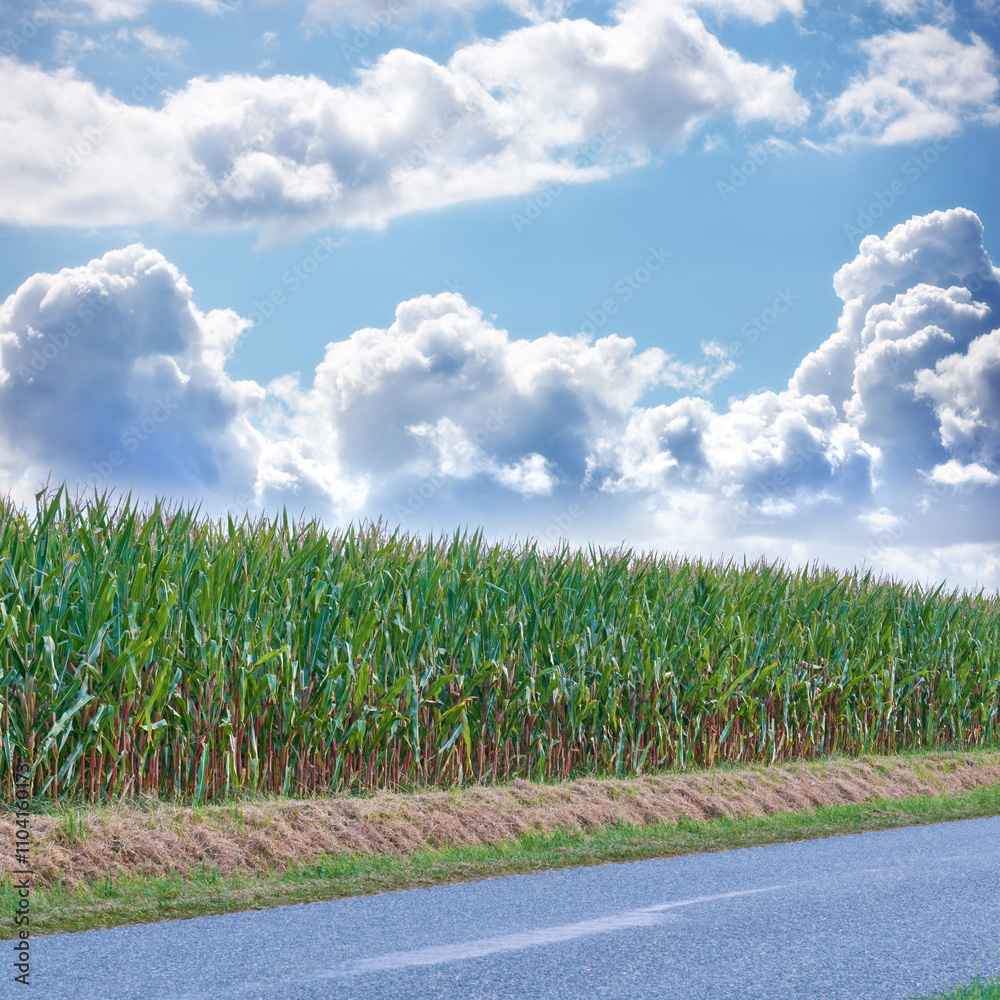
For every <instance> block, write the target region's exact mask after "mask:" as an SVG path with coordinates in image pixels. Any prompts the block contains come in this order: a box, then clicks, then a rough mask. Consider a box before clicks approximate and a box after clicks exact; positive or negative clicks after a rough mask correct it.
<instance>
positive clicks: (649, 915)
mask: <svg viewBox="0 0 1000 1000" xmlns="http://www.w3.org/2000/svg"><path fill="white" fill-rule="evenodd" d="M784 888H786V886H784V885H770V886H767V887H766V888H764V889H741V890H739V891H737V892H723V893H719V894H718V895H714V896H695V897H694V898H692V899H680V900H676V901H675V902H672V903H659V904H657V905H656V906H647V907H644V908H643V909H641V910H629V911H628V912H626V913H617V914H614V915H612V916H610V917H598V918H597V919H596V920H581V921H580V922H579V923H575V924H560V925H558V926H556V927H539V928H537V929H535V930H531V931H522V932H520V933H518V934H503V935H501V936H499V937H491V938H480V939H479V940H476V941H462V942H460V943H458V944H446V945H436V946H434V947H430V948H417V949H416V950H414V951H393V952H389V953H388V954H385V955H377V956H375V957H374V958H362V959H357V960H355V961H353V962H345V963H344V964H343V965H342V966H340V968H339V969H336V970H334V971H331V972H329V973H327V974H326V975H328V976H358V975H363V974H364V973H366V972H388V971H391V970H393V969H406V968H412V967H414V966H420V965H442V964H444V963H446V962H459V961H463V960H464V959H468V958H482V957H483V956H484V955H495V954H497V953H498V952H504V951H519V950H521V949H522V948H537V947H539V946H540V945H547V944H558V943H559V942H562V941H574V940H576V939H578V938H583V937H590V936H592V935H594V934H608V933H611V932H612V931H618V930H624V929H626V928H628V927H649V926H652V925H653V924H659V923H662V922H663V918H662V916H661V915H662V914H663V913H665V912H666V911H667V910H676V909H679V908H680V907H683V906H697V905H698V904H699V903H714V902H718V901H719V900H723V899H735V898H737V897H739V896H753V895H755V894H757V893H761V892H776V891H777V890H778V889H784Z"/></svg>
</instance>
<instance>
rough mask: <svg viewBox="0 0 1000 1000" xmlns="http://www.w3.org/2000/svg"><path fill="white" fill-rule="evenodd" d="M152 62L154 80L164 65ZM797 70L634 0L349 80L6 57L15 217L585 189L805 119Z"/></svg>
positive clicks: (6, 205) (282, 221)
mask: <svg viewBox="0 0 1000 1000" xmlns="http://www.w3.org/2000/svg"><path fill="white" fill-rule="evenodd" d="M148 75H149V74H147V76H148ZM794 75H795V74H794V72H793V71H792V70H791V69H789V68H788V67H779V68H772V67H770V66H768V65H765V64H763V63H756V62H751V61H747V60H745V59H743V58H742V57H741V56H740V55H739V54H738V53H736V52H734V51H733V50H731V49H727V48H725V47H724V46H723V45H722V44H721V43H720V42H719V40H718V39H717V38H716V37H715V36H714V35H712V34H711V33H709V32H708V30H707V29H706V28H705V26H704V25H703V23H702V22H701V20H700V19H699V18H698V17H697V16H696V15H695V14H694V13H692V12H690V11H689V10H687V9H685V8H684V7H682V6H681V5H679V4H675V3H666V4H663V3H660V2H659V0H633V2H632V3H630V4H627V5H624V6H622V7H621V8H620V9H619V10H618V11H617V13H616V14H615V17H614V20H613V23H612V24H610V25H606V26H605V25H598V24H595V23H593V22H592V21H589V20H586V19H577V20H569V19H563V20H560V21H543V22H541V23H537V24H532V25H529V26H527V27H524V28H522V29H519V30H515V31H511V32H508V33H507V34H505V35H503V36H502V37H501V38H499V39H497V40H487V41H480V42H476V43H474V44H471V45H466V46H463V47H461V48H459V49H458V50H457V51H456V52H455V53H454V55H453V56H452V57H451V59H450V60H449V61H448V62H447V63H446V64H443V65H442V64H439V63H436V62H434V61H433V60H432V59H429V58H428V57H426V56H423V55H419V54H418V53H415V52H411V51H408V50H406V49H401V48H400V49H393V50H392V51H390V52H387V53H385V54H384V55H382V56H380V57H379V58H378V59H377V60H376V61H375V62H374V63H372V64H371V65H369V66H365V67H364V68H362V69H361V70H359V72H358V79H357V82H356V83H354V84H353V85H344V86H333V85H331V84H329V83H327V82H325V81H324V80H322V79H319V78H318V77H314V76H310V77H299V76H282V75H278V76H272V77H270V78H267V79H263V78H261V77H257V76H251V75H229V76H223V77H220V78H217V79H211V80H210V79H204V78H195V79H192V80H191V81H189V82H188V83H187V85H186V86H185V87H183V88H182V89H180V90H178V91H175V92H171V93H169V94H167V95H166V98H165V100H164V102H163V105H162V107H160V108H155V107H153V106H150V105H153V104H156V103H158V102H159V95H160V91H161V89H162V87H163V82H162V80H160V81H158V80H156V79H148V80H147V79H145V78H144V79H143V80H142V81H137V85H136V89H137V91H138V92H139V97H140V98H141V99H140V100H139V103H125V102H123V101H121V100H118V99H117V98H115V97H113V96H111V95H109V94H107V93H103V92H101V91H100V90H99V89H98V88H97V87H96V86H94V85H93V84H92V83H90V82H88V81H86V80H83V79H80V78H79V77H78V76H76V75H75V73H74V72H73V71H71V70H61V71H56V72H47V71H44V70H42V69H40V68H37V67H32V66H29V65H26V64H22V63H20V62H17V61H15V60H13V59H10V58H8V59H3V60H0V79H2V81H3V89H4V93H5V100H4V102H3V106H2V108H0V151H2V152H0V173H2V174H3V177H4V185H3V189H2V192H0V218H4V219H6V220H8V221H10V222H13V223H17V224H23V225H44V224H50V223H53V222H58V223H59V224H64V225H66V224H69V225H82V226H89V225H114V224H120V223H121V224H135V223H139V222H148V221H160V222H164V223H166V224H169V225H173V226H181V227H187V226H190V227H198V226H205V227H212V226H214V227H227V226H250V227H259V228H262V229H265V230H269V231H270V232H271V233H273V234H277V235H282V234H285V233H288V232H300V231H302V230H304V229H307V228H316V227H322V226H325V225H329V224H338V225H343V226H357V225H364V226H380V225H382V224H384V223H385V222H386V221H387V220H389V219H391V218H393V217H395V216H398V215H400V214H402V213H406V212H410V211H414V210H417V209H420V210H426V209H427V208H434V207H439V206H443V205H449V204H455V203H458V202H462V201H467V200H471V199H477V198H483V197H497V196H503V195H510V194H518V193H521V192H524V191H527V190H532V189H535V188H537V187H538V186H540V185H541V184H543V183H545V182H546V181H549V182H553V181H558V182H561V183H582V182H586V181H590V180H595V179H599V178H603V177H607V176H609V175H610V174H611V173H613V172H615V171H616V170H620V169H623V168H625V167H628V166H634V165H635V164H638V163H643V162H646V161H647V160H648V158H649V157H650V155H651V153H652V152H653V151H655V150H672V149H678V148H680V147H682V146H683V145H684V143H685V142H686V141H687V139H688V138H689V137H690V136H691V135H692V134H693V133H694V132H695V131H696V130H697V129H698V128H699V126H700V125H701V124H702V123H703V122H705V121H706V120H710V119H715V118H718V117H720V116H723V115H731V116H732V117H733V118H734V120H735V121H736V122H737V123H739V124H741V125H742V124H746V123H750V122H764V123H766V124H767V126H768V127H770V128H777V127H792V126H795V125H798V124H801V123H802V122H803V121H804V120H805V118H806V117H807V116H808V113H809V110H808V105H807V102H806V101H805V100H804V99H803V98H802V97H801V96H800V95H799V94H798V93H797V92H796V90H795V85H794Z"/></svg>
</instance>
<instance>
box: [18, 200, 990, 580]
mask: <svg viewBox="0 0 1000 1000" xmlns="http://www.w3.org/2000/svg"><path fill="white" fill-rule="evenodd" d="M998 279H1000V271H998V270H997V269H995V268H994V267H993V265H992V262H991V261H990V259H989V257H988V255H987V254H986V252H985V250H984V249H983V230H982V225H981V223H980V221H979V219H978V218H977V217H976V215H975V214H974V213H972V212H971V211H968V210H967V209H961V208H959V209H952V210H950V211H946V212H934V213H931V214H929V215H926V216H920V217H916V218H913V219H911V220H910V221H909V222H906V223H904V224H902V225H899V226H896V227H895V228H894V229H893V230H891V231H890V232H889V233H887V234H886V235H885V236H883V237H875V236H870V237H867V238H866V239H865V240H864V241H863V242H862V244H861V247H860V250H859V252H858V254H857V256H856V257H855V258H854V259H853V260H852V261H850V262H849V263H847V264H845V265H844V267H842V268H841V269H840V270H839V271H838V272H837V274H836V276H835V280H834V286H835V288H836V290H837V293H838V295H840V297H841V299H842V300H843V312H842V315H841V319H840V322H839V324H838V328H837V330H836V331H835V332H834V333H833V334H832V335H831V336H829V337H828V338H827V340H826V341H824V342H823V343H821V344H820V346H819V347H818V348H817V349H816V350H815V351H813V352H811V353H810V354H808V355H807V356H806V357H805V358H804V359H803V360H802V363H801V364H800V366H799V367H798V369H797V370H796V372H795V374H794V375H793V377H792V378H791V379H790V380H789V383H788V385H787V387H786V388H784V389H781V390H780V391H764V392H757V393H752V394H750V395H749V396H747V397H745V398H734V399H731V400H730V401H729V403H728V404H727V405H726V406H723V407H719V406H715V405H713V404H712V403H711V402H710V401H709V400H707V399H705V398H703V397H702V396H699V395H695V394H694V393H698V392H701V391H704V390H705V388H706V385H707V384H708V383H709V382H711V381H712V377H711V375H710V372H709V371H708V370H707V369H709V368H710V367H711V366H712V365H715V366H716V370H717V371H721V370H724V369H725V367H726V365H727V364H728V361H727V357H726V356H725V354H724V353H722V352H719V351H718V350H717V349H716V348H714V347H713V346H712V345H706V347H705V351H706V356H707V360H706V362H705V363H703V364H693V363H690V362H682V361H681V360H679V359H676V358H672V357H670V356H668V355H667V354H665V353H664V352H663V351H662V350H660V349H657V348H651V349H647V350H638V349H637V347H636V345H635V343H634V341H632V340H631V339H629V338H627V337H623V336H619V335H614V334H612V335H608V336H603V337H600V338H597V339H595V338H593V337H587V336H583V335H577V336H572V337H566V336H558V335H555V334H551V333H550V334H547V335H543V336H536V337H534V338H515V337H512V336H511V335H510V334H509V333H508V332H507V331H505V330H503V329H501V328H499V327H498V326H496V325H495V324H494V323H493V322H491V321H490V320H489V319H488V318H487V317H485V316H484V315H483V313H482V312H481V311H480V310H478V309H477V308H475V307H474V306H473V305H471V304H469V303H467V302H466V301H465V300H464V299H463V298H462V296H460V295H458V294H454V293H444V294H439V295H425V296H420V297H417V298H414V299H411V300H408V301H406V302H402V303H400V305H399V306H398V307H397V309H396V315H395V318H394V320H393V322H392V323H391V324H389V325H388V326H385V327H372V328H367V329H363V330H358V331H357V332H356V333H354V334H352V335H351V336H350V337H348V338H346V339H345V340H339V341H333V342H331V343H330V344H329V345H328V346H327V349H326V353H325V356H324V358H323V359H322V360H321V361H320V363H319V364H318V365H317V367H316V370H315V372H314V373H313V374H312V376H311V378H309V379H307V380H303V379H301V378H300V377H298V376H295V375H287V376H283V377H281V378H279V379H276V380H275V381H274V382H272V383H271V384H270V385H268V386H266V387H264V386H260V385H257V384H256V383H254V382H238V381H235V380H233V379H231V378H230V376H229V375H228V374H227V372H226V359H227V358H228V356H229V355H230V353H231V351H232V350H233V348H234V346H235V344H236V342H237V340H238V338H239V336H240V333H241V331H243V330H244V329H245V327H246V326H247V322H246V320H243V319H241V318H240V317H239V316H237V315H236V314H235V313H232V312H231V311H228V310H217V311H213V312H209V313H202V312H200V311H199V310H198V309H197V307H196V306H195V304H194V303H193V301H192V293H191V289H190V288H189V286H188V284H187V282H186V281H185V279H184V278H183V277H182V276H181V275H180V274H179V273H178V272H177V270H176V269H175V268H174V267H173V266H172V265H171V264H169V263H168V262H167V261H166V260H164V258H163V257H162V256H161V255H160V254H158V253H157V252H156V251H153V250H147V249H145V248H143V247H141V246H131V247H127V248H126V249H124V250H116V251H112V252H110V253H108V254H106V255H105V256H104V257H103V258H100V259H98V260H94V261H91V262H90V263H89V264H87V265H85V266H83V267H76V268H67V269H65V270H63V271H61V272H59V273H58V274H38V275H35V276H34V277H33V278H31V279H29V280H28V281H27V282H25V283H24V284H23V285H22V286H21V287H20V288H19V289H18V290H17V291H16V292H15V293H14V294H12V295H11V296H10V297H9V298H8V299H7V301H6V302H5V303H4V304H3V306H2V308H0V429H2V433H0V469H2V471H3V474H4V478H5V481H6V482H8V483H13V484H14V485H15V487H16V488H18V489H20V490H21V492H22V494H23V495H25V496H26V495H28V494H29V493H30V491H31V490H32V489H34V488H36V487H37V486H38V484H39V483H40V482H41V481H44V479H45V478H46V477H47V476H48V475H49V474H50V473H51V474H52V476H53V477H54V479H56V480H62V479H67V480H69V481H70V482H76V483H81V484H86V483H87V482H88V480H90V481H94V480H95V477H96V482H97V485H100V484H102V483H106V484H108V485H115V486H119V487H122V488H126V487H129V488H131V487H136V488H138V489H140V490H141V491H145V492H146V493H149V492H151V491H158V492H160V493H165V494H172V495H178V494H182V495H185V496H188V497H205V498H208V499H209V500H210V501H211V502H212V503H214V504H215V505H216V506H218V505H223V506H224V505H226V504H227V503H228V504H234V505H237V506H239V505H246V504H248V503H249V504H251V505H257V506H258V507H259V506H260V505H265V506H271V507H273V506H274V505H277V504H282V503H285V504H288V505H289V506H290V507H292V508H294V509H303V508H304V509H306V510H309V511H312V512H314V513H319V514H321V515H323V516H326V517H329V518H349V517H355V516H361V515H370V516H379V515H385V516H387V517H389V518H390V519H392V520H402V521H403V522H404V523H406V524H407V525H409V526H414V527H416V526H419V525H424V526H429V525H434V526H436V527H442V526H443V525H445V524H451V523H457V522H462V523H470V522H471V523H479V522H483V523H485V524H486V525H487V527H490V526H491V525H492V526H495V527H496V529H497V530H498V531H502V532H504V533H507V532H510V531H519V532H520V533H521V534H533V533H538V534H541V533H546V535H548V534H551V532H552V531H555V532H556V533H557V534H562V533H569V534H571V535H572V534H573V533H574V532H576V534H577V535H578V536H579V538H578V540H579V541H585V540H587V539H588V538H596V539H598V540H601V539H603V540H605V541H616V540H621V539H622V538H627V539H628V540H629V542H630V543H633V544H637V545H642V544H658V545H661V546H667V547H669V548H672V549H678V548H679V549H683V550H686V551H690V552H693V553H694V552H697V553H702V554H704V553H708V552H712V553H719V552H720V551H723V552H728V553H730V554H732V553H734V552H747V553H750V554H754V555H756V554H759V553H760V552H762V551H763V552H765V553H767V554H768V555H770V556H773V557H784V558H788V559H792V560H795V561H799V562H801V561H808V560H811V559H814V558H825V559H829V560H831V561H833V562H839V563H842V564H845V565H849V564H851V563H856V562H859V561H861V560H863V559H868V560H869V561H870V562H872V563H874V564H875V565H876V566H877V567H879V568H881V569H886V570H889V571H892V572H899V573H905V574H906V575H908V576H920V577H921V578H925V579H930V578H935V577H938V578H939V577H941V576H950V577H951V578H953V579H957V580H961V581H963V582H976V581H979V582H983V583H988V582H990V581H993V580H996V581H997V582H998V583H1000V577H998V576H997V574H996V573H995V572H994V570H995V569H996V567H998V566H1000V524H998V522H997V519H996V503H997V489H998V488H1000V320H998V316H1000V280H998ZM664 387H673V388H674V389H675V390H676V391H677V393H678V396H677V398H676V399H675V400H674V401H673V402H670V403H662V404H658V405H651V404H650V403H649V402H648V396H649V393H650V392H651V391H652V390H653V389H656V388H659V390H660V391H663V389H664ZM115 456H117V457H115ZM977 552H978V554H979V555H978V559H979V562H978V563H977V562H976V558H977V557H976V553H977ZM977 567H978V568H977ZM990 567H993V568H992V569H991V568H990ZM991 574H992V575H991Z"/></svg>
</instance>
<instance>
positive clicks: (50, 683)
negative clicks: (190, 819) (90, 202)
mask: <svg viewBox="0 0 1000 1000" xmlns="http://www.w3.org/2000/svg"><path fill="white" fill-rule="evenodd" d="M0 617H2V623H0V689H2V699H0V700H2V709H0V710H2V720H0V721H2V736H0V738H2V754H0V769H2V774H0V779H2V782H5V783H6V785H7V787H8V790H9V789H10V787H11V786H12V782H13V770H14V758H15V755H20V756H22V758H23V759H25V760H27V761H28V762H29V763H30V764H31V765H32V766H33V769H34V770H33V774H34V777H33V781H34V791H35V792H36V793H37V794H41V795H44V796H48V797H54V796H57V795H63V794H67V795H76V796H79V797H82V798H87V799H96V798H105V797H108V796H114V795H122V794H126V795H127V794H136V793H142V792H155V793H158V794H159V795H161V796H163V797H174V796H183V797H187V796H193V797H195V798H198V799H205V798H211V797H214V796H217V795H219V794H224V793H227V792H233V791H235V790H238V789H247V790H254V791H272V792H273V791H281V792H285V793H295V792H299V791H304V790H308V789H317V788H371V787H381V786H396V785H399V784H405V783H409V782H415V783H424V782H428V783H447V782H453V781H463V780H485V781H494V780H501V779H507V778H510V777H514V776H523V777H528V776H530V777H539V776H557V775H565V774H567V773H569V772H571V771H576V770H580V769H594V770H606V771H612V772H619V773H625V772H628V773H633V772H637V771H643V770H648V769H651V768H655V767H661V766H663V765H680V766H686V765H690V764H693V763H712V762H715V761H722V760H726V761H769V760H773V759H776V758H788V757H792V756H810V755H815V754H819V753H826V752H830V751H833V750H840V751H848V752H854V751H886V750H893V749H895V748H902V747H916V746H920V745H925V744H928V743H932V742H939V741H956V740H961V741H967V742H969V743H977V742H993V741H995V740H996V739H997V734H998V717H997V707H998V689H1000V604H998V599H997V596H996V595H993V596H984V595H982V594H980V595H971V594H967V593H961V594H955V593H946V592H944V591H943V590H942V589H940V588H939V589H937V590H934V591H926V590H922V589H920V588H918V587H910V586H903V585H901V584H897V583H889V582H880V581H879V580H877V579H874V578H873V577H872V576H871V575H870V574H868V575H861V574H858V573H855V574H839V573H836V572H833V571H830V570H816V569H813V570H803V571H800V572H789V571H787V570H786V569H784V568H782V567H781V566H778V565H771V564H767V563H764V562H760V563H757V564H755V565H735V564H729V565H719V564H713V563H705V562H692V561H682V560H678V559H671V558H666V557H661V556H652V555H633V554H629V553H626V552H607V551H601V552H597V551H594V550H591V551H589V552H585V553H581V552H573V551H569V550H567V549H564V550H562V551H559V552H556V553H546V552H544V551H539V550H538V549H537V548H535V547H534V546H533V545H525V546H522V547H520V548H512V547H510V546H502V545H488V544H486V543H485V542H484V541H483V539H482V537H481V536H480V535H478V534H473V535H471V536H467V535H456V536H455V537H454V538H452V539H450V540H449V539H443V540H440V541H433V540H429V539H419V538H415V537H413V536H411V535H407V534H403V533H399V532H397V533H392V534H389V533H387V532H386V531H385V530H383V529H381V528H380V527H378V526H368V527H364V528H357V529H349V530H347V531H344V532H332V533H331V532H326V531H324V530H323V528H322V527H321V526H320V525H319V524H317V523H315V522H311V523H302V524H296V523H293V522H291V521H289V519H288V518H287V517H282V518H278V519H274V520H267V519H260V520H257V521H251V520H249V519H244V520H243V521H241V522H240V523H235V522H234V521H233V520H231V519H228V520H225V521H221V522H220V521H211V520H208V519H204V518H200V517H199V516H198V515H197V513H196V512H194V511H191V510H171V509H168V508H166V507H164V506H162V505H161V504H156V505H154V506H152V507H151V508H148V509H140V508H139V507H138V506H137V505H135V504H133V503H131V502H130V501H128V500H126V501H123V502H120V503H117V504H112V503H110V502H109V501H108V500H107V499H100V500H96V501H93V502H91V503H78V502H75V501H72V500H70V499H68V498H67V497H65V495H60V494H57V495H55V496H52V495H49V496H41V495H40V496H39V499H38V509H37V511H36V512H35V513H34V514H33V515H32V516H29V515H28V513H27V512H25V511H24V510H23V509H20V508H18V507H16V506H15V505H14V504H13V503H12V502H10V500H0Z"/></svg>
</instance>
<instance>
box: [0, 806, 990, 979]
mask: <svg viewBox="0 0 1000 1000" xmlns="http://www.w3.org/2000/svg"><path fill="white" fill-rule="evenodd" d="M998 815H1000V786H991V787H986V788H979V789H976V790H974V791H970V792H967V793H964V794H961V795H954V796H920V797H915V798H910V799H901V800H895V801H890V800H879V801H875V802H869V803H865V804H850V805H837V806H825V807H822V808H819V809H816V810H806V811H801V812H789V813H780V814H776V815H774V816H768V817H762V818H748V819H736V820H733V819H718V820H711V821H709V822H696V821H693V820H689V819H685V818H681V819H680V820H679V821H678V823H676V824H674V823H660V824H655V825H650V826H643V827H634V826H625V825H616V826H611V827H608V828H605V829H603V830H599V831H596V832H594V833H591V834H588V835H584V834H569V833H555V834H533V835H526V836H522V837H520V838H518V839H512V840H508V841H504V842H501V843H497V844H493V845H488V846H481V847H463V848H441V849H433V850H423V851H419V852H416V853H414V854H410V855H405V856H399V857H393V856H385V855H377V856H373V855H360V854H350V855H338V856H326V857H321V858H318V859H315V860H313V861H311V862H310V863H308V864H303V865H296V866H293V867H289V868H287V869H285V870H284V871H281V872H277V871H276V872H274V873H272V874H269V875H265V876H259V875H258V876H245V875H233V876H227V877H223V876H221V875H219V873H218V872H217V871H214V870H212V869H208V868H204V869H201V870H199V871H195V872H193V873H191V875H190V876H189V877H181V876H172V877H167V878H143V877H138V876H131V877H128V878H125V879H116V880H110V879H108V880H103V881H101V882H96V883H90V884H85V885H81V886H78V887H76V888H74V889H65V888H63V887H60V886H53V887H42V888H40V889H39V890H38V891H37V892H36V893H35V894H33V896H32V899H31V930H32V933H33V934H34V935H44V934H60V933H65V932H67V931H81V930H92V929H95V928H106V927H119V926H123V925H126V924H141V923H154V922H156V921H161V920H177V919H182V918H188V917H202V916H210V915H213V914H221V913H234V912H237V911H241V910H259V909H265V908H268V907H273V906H285V905H289V904H293V903H308V902H316V901H319V900H327V899H338V898H343V897H347V896H361V895H369V894H372V893H380V892H392V891H395V890H400V889H415V888H422V887H427V886H437V885H449V884H454V883H458V882H472V881H476V880H479V879H486V878H494V877H497V876H504V875H522V874H526V873H530V872H538V871H548V870H553V869H559V868H576V867H582V866H586V865H598V864H610V863H613V862H621V861H640V860H645V859H649V858H665V857H673V856H678V855H685V854H700V853H704V852H707V851H723V850H731V849H733V848H742V847H760V846H763V845H767V844H784V843H791V842H794V841H800V840H810V839H814V838H817V837H831V836H840V835H843V834H851V833H865V832H869V831H873V830H887V829H894V828H899V827H906V826H917V825H922V824H926V823H939V822H945V821H949V820H960V819H974V818H980V817H986V816H998ZM16 902H17V897H16V893H15V890H14V889H13V888H12V887H11V884H10V882H9V880H8V881H7V882H6V883H5V884H0V908H2V910H3V912H5V913H13V911H14V907H15V906H16ZM13 929H14V928H13V924H12V922H8V921H5V922H4V925H3V928H2V933H0V937H2V938H4V939H7V938H10V937H12V934H13ZM990 995H991V996H992V994H990Z"/></svg>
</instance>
